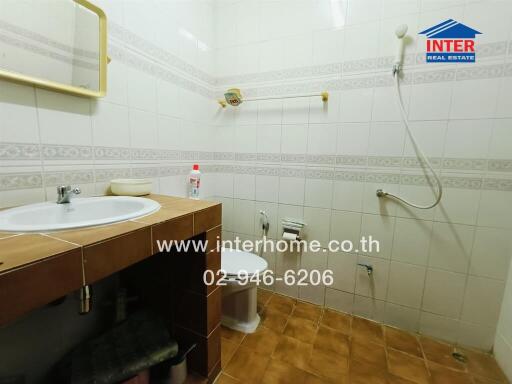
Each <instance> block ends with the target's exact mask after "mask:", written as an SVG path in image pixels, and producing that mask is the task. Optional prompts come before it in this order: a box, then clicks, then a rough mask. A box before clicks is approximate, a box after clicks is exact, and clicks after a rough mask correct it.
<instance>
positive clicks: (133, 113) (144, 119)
mask: <svg viewBox="0 0 512 384" xmlns="http://www.w3.org/2000/svg"><path fill="white" fill-rule="evenodd" d="M129 125H130V142H131V143H132V147H133V148H156V147H157V142H158V133H157V119H156V115H155V114H153V113H150V112H145V111H141V110H138V109H130V112H129Z"/></svg>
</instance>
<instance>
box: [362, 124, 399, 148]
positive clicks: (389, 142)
mask: <svg viewBox="0 0 512 384" xmlns="http://www.w3.org/2000/svg"><path fill="white" fill-rule="evenodd" d="M404 139H405V128H404V126H403V124H402V123H398V122H397V123H372V125H371V128H370V141H369V148H368V155H371V156H402V154H403V152H404Z"/></svg>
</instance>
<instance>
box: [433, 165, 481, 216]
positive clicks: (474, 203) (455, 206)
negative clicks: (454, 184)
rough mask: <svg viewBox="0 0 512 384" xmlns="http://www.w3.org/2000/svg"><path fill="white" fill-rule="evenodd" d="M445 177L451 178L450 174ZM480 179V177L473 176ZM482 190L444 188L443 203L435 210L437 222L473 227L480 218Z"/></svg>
mask: <svg viewBox="0 0 512 384" xmlns="http://www.w3.org/2000/svg"><path fill="white" fill-rule="evenodd" d="M443 175H446V176H450V174H448V173H443ZM471 176H473V177H476V178H479V175H471ZM480 194H481V191H480V190H474V189H459V188H457V189H455V188H444V189H443V197H442V200H441V203H440V204H439V205H438V206H437V207H436V209H435V216H434V218H435V220H438V221H444V222H447V223H458V224H468V225H473V224H475V223H476V220H477V218H478V208H479V202H480Z"/></svg>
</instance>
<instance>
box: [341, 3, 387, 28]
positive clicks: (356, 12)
mask: <svg viewBox="0 0 512 384" xmlns="http://www.w3.org/2000/svg"><path fill="white" fill-rule="evenodd" d="M381 5H382V0H350V1H349V3H348V11H347V24H360V23H365V22H369V21H375V20H377V19H379V18H380V16H381Z"/></svg>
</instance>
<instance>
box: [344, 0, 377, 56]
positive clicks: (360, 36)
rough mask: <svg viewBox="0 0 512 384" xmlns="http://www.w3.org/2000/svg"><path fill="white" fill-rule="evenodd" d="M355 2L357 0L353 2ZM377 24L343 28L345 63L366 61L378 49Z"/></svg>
mask: <svg viewBox="0 0 512 384" xmlns="http://www.w3.org/2000/svg"><path fill="white" fill-rule="evenodd" d="M355 1H357V0H355ZM378 35H379V26H378V24H377V23H368V24H360V25H353V26H352V25H351V26H348V27H346V28H345V45H344V51H345V61H350V60H360V59H367V58H370V57H372V56H374V55H375V52H377V49H378V41H379V39H378Z"/></svg>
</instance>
